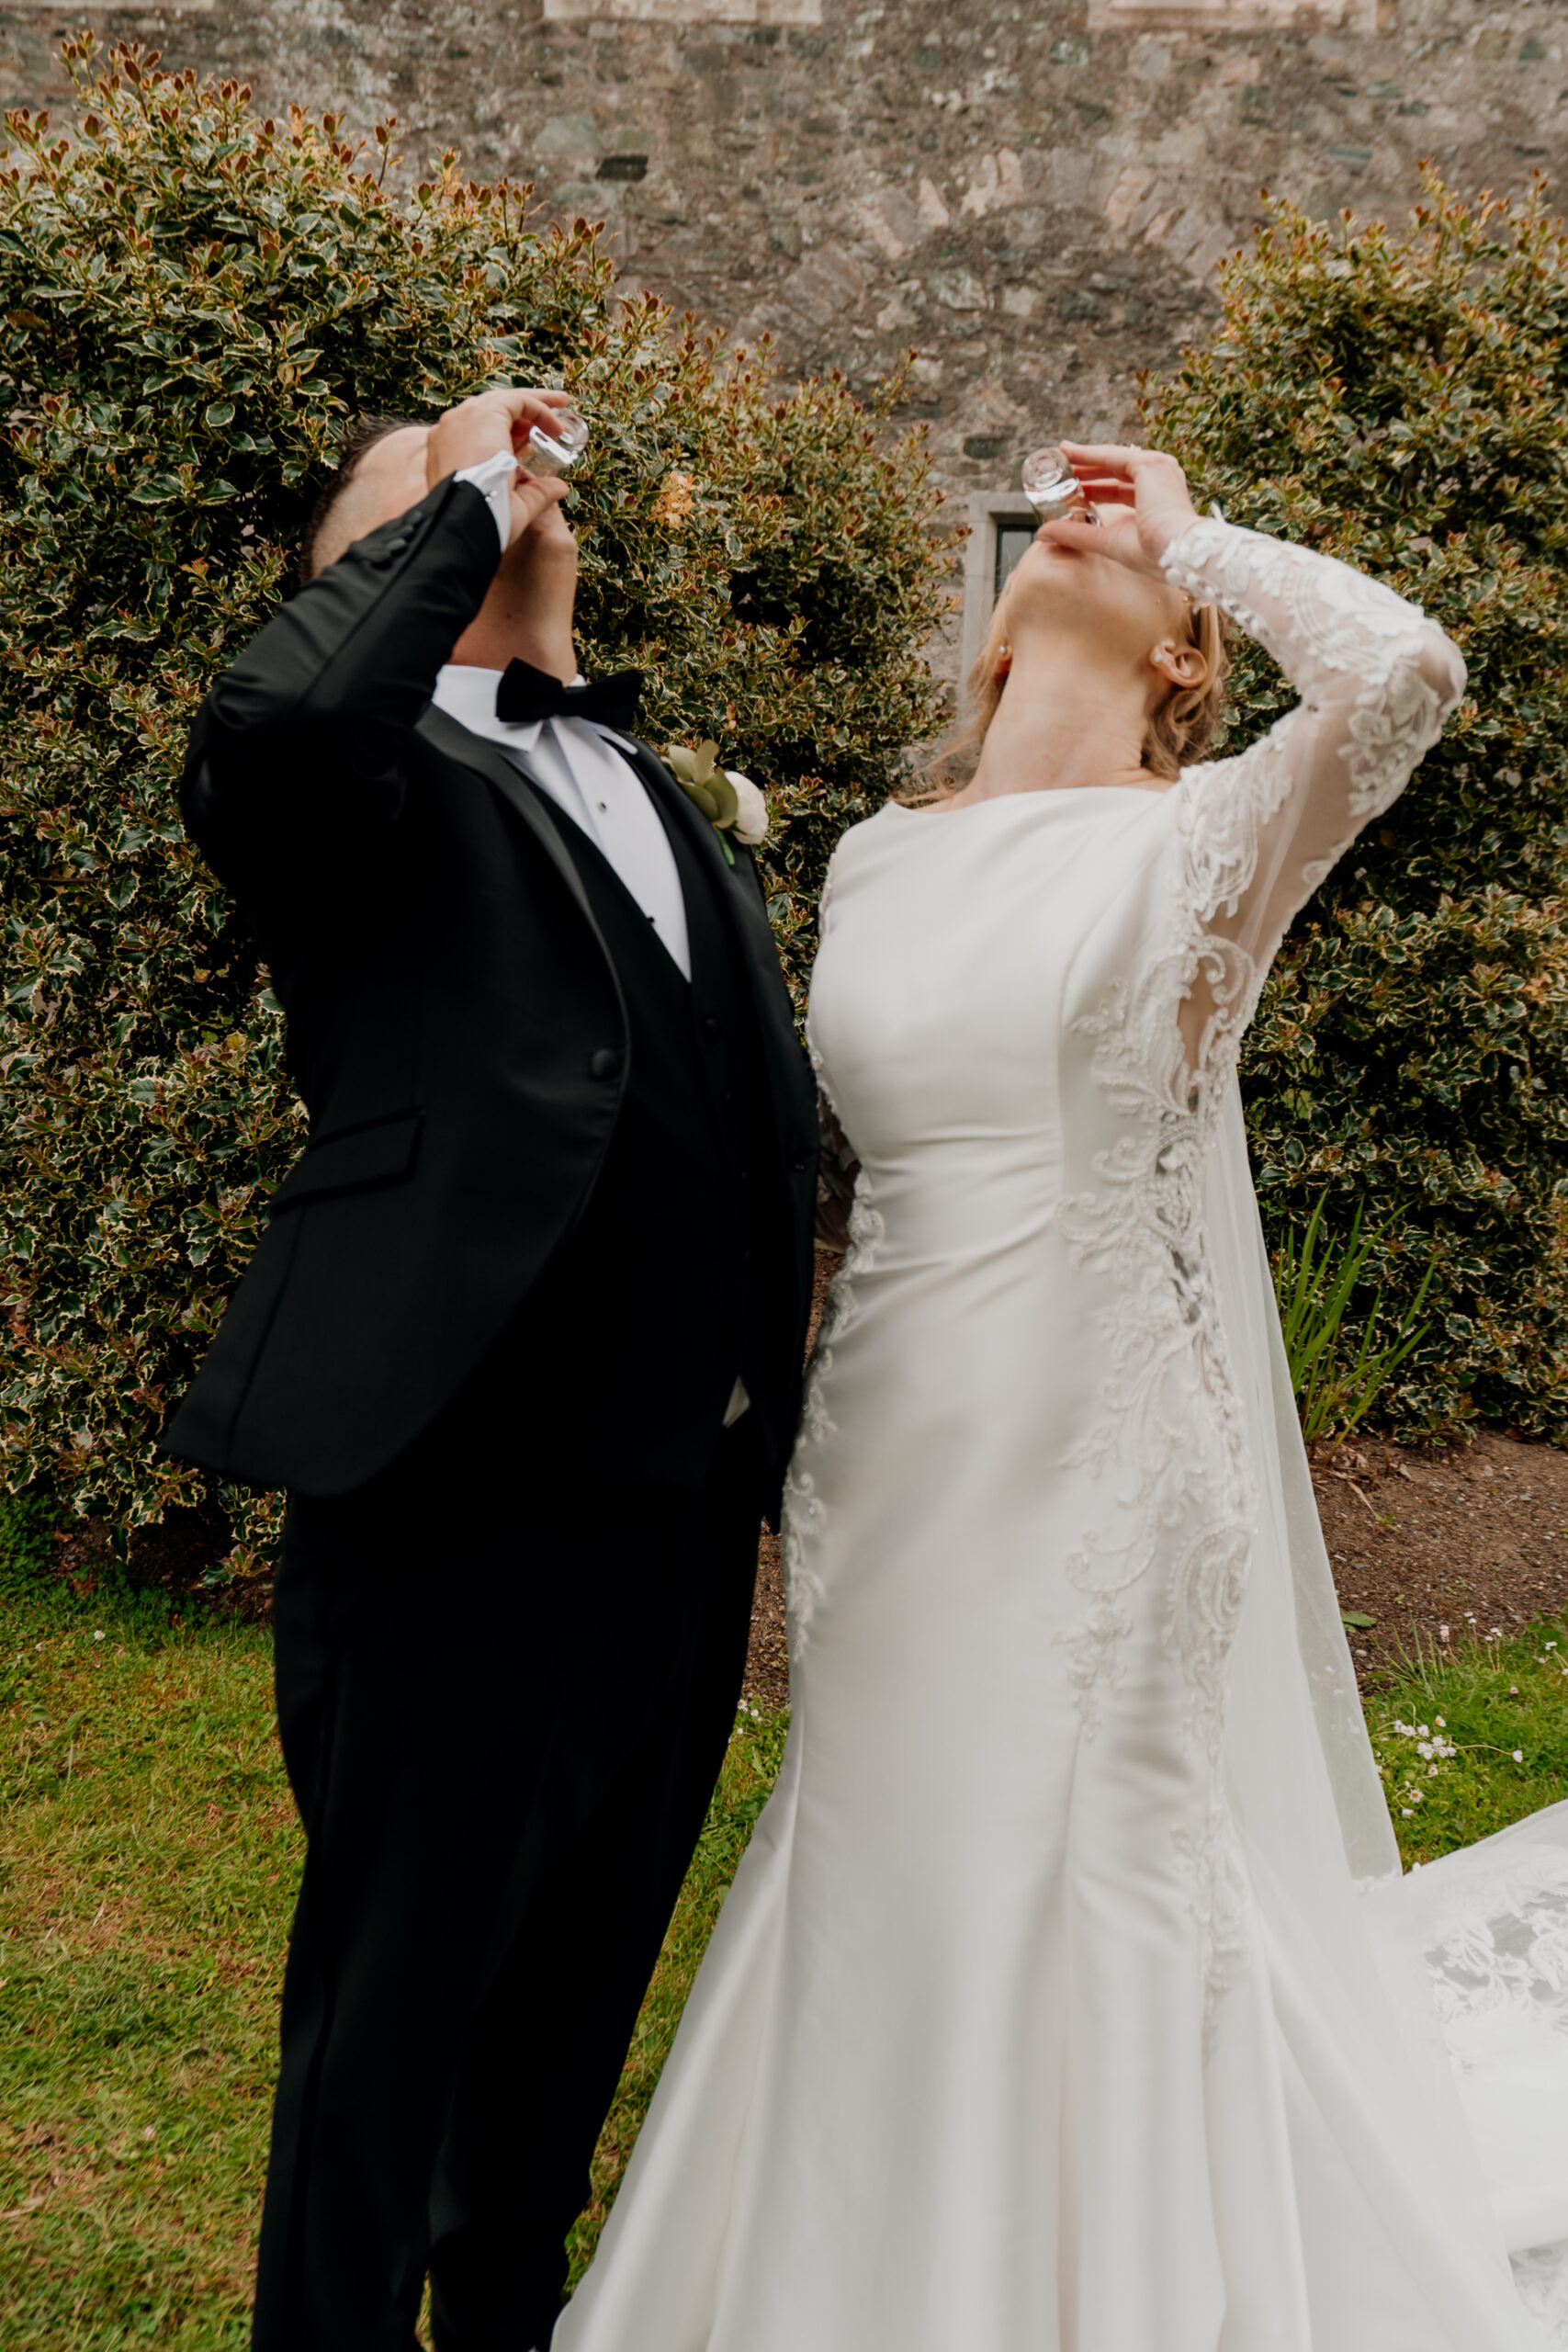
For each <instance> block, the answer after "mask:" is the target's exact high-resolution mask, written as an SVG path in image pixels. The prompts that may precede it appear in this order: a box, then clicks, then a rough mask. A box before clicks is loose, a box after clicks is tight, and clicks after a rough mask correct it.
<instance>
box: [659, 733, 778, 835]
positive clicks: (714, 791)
mask: <svg viewBox="0 0 1568 2352" xmlns="http://www.w3.org/2000/svg"><path fill="white" fill-rule="evenodd" d="M664 762H665V765H666V766H667V767H668V768H669V770H670V773H671V775H672V776H673V777H674V779H675V781H676V783H677V784H678V785H679V786H680V787H681V789H682V792H683V793H684V794H685V796H686V797H687V799H688V800H694V801H695V803H696V805H697V807H698V808H699V809H701V810H702V812H703V815H704V816H705V818H706V819H707V820H708V822H709V824H711V825H712V826H713V827H714V829H715V831H716V832H717V834H718V840H719V847H720V848H721V849H722V850H723V852H724V854H725V856H726V857H727V858H728V860H729V863H730V865H734V863H735V852H734V851H733V850H732V849H731V848H730V846H729V843H728V842H727V841H726V839H725V835H726V834H727V833H733V834H734V835H735V838H736V840H737V841H738V842H745V844H746V846H747V848H748V849H759V848H761V844H762V843H763V842H765V841H766V840H767V838H768V804H767V802H766V801H765V800H764V799H763V797H762V795H761V792H760V791H759V789H758V788H757V786H755V785H754V784H753V783H752V781H751V779H750V776H749V775H741V774H740V771H739V768H721V767H720V766H719V764H718V745H717V744H716V743H715V742H711V741H710V742H706V743H699V744H698V745H697V747H696V750H695V751H693V750H692V748H691V746H690V745H689V744H686V743H668V744H666V745H665V748H664Z"/></svg>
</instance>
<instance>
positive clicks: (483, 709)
mask: <svg viewBox="0 0 1568 2352" xmlns="http://www.w3.org/2000/svg"><path fill="white" fill-rule="evenodd" d="M501 676H502V673H501V672H500V671H499V670H473V669H468V668H467V667H463V668H458V667H457V666H456V665H455V664H453V663H452V662H448V663H447V665H446V668H445V669H444V670H442V671H441V672H440V673H438V674H437V677H436V680H435V692H434V695H432V696H431V700H432V701H433V702H434V705H435V707H436V708H437V710H444V711H445V712H446V716H447V717H448V718H455V719H456V720H457V723H458V725H459V726H461V727H466V728H468V730H469V732H470V734H474V735H482V736H483V737H484V738H485V740H486V741H487V742H491V743H495V744H498V745H499V746H500V748H501V749H502V751H503V752H513V753H517V754H520V755H521V757H522V758H523V759H525V761H526V762H527V763H528V765H527V774H528V775H529V777H530V778H531V779H532V781H533V782H535V783H536V784H538V785H540V786H543V788H544V790H545V791H546V792H547V793H548V794H549V796H550V798H551V799H552V800H553V801H554V802H555V804H556V807H557V808H558V809H562V810H563V811H564V812H565V814H566V815H567V816H569V817H570V819H571V820H572V822H573V823H574V824H577V825H581V828H582V830H583V831H584V832H585V833H586V834H587V835H588V838H589V840H590V841H591V842H594V843H596V845H597V846H598V848H599V849H600V850H602V851H603V853H604V856H605V857H607V858H608V859H609V861H610V864H611V865H613V866H614V867H615V872H616V873H617V874H618V875H619V876H620V877H621V880H622V881H623V882H624V883H625V884H626V888H627V889H628V890H629V891H630V892H631V895H632V897H633V898H634V899H636V900H637V905H638V906H639V907H640V908H641V909H642V910H643V913H644V914H645V915H646V916H647V917H648V919H649V922H650V923H651V924H652V925H653V928H654V930H655V931H656V932H657V933H658V934H659V937H660V940H661V941H662V943H663V944H664V945H665V946H666V947H667V948H668V949H669V951H670V953H671V956H673V957H674V959H675V962H676V963H677V965H678V966H679V967H680V968H681V971H682V975H683V976H684V978H687V979H688V980H689V979H690V978H691V977H692V950H691V944H690V941H689V939H688V937H687V933H686V901H685V899H683V898H682V895H681V876H680V873H679V871H678V869H677V867H676V865H675V853H674V851H673V850H672V849H671V846H670V836H669V835H668V833H666V831H665V830H664V823H663V820H662V819H661V818H660V814H659V811H658V809H656V808H655V807H654V805H653V803H652V801H651V800H650V799H649V794H648V786H646V785H645V784H644V782H643V780H642V778H641V776H639V775H637V771H636V769H635V768H634V767H633V766H632V764H631V762H630V761H629V760H627V759H626V757H625V755H624V754H623V753H622V752H620V751H619V750H618V748H617V747H616V743H615V737H614V735H612V734H611V732H610V730H609V729H608V728H604V727H601V726H599V725H598V724H597V722H596V721H595V720H593V719H591V718H535V719H530V720H529V721H528V722H527V724H526V725H525V726H516V725H513V724H511V723H509V722H507V721H505V720H503V719H500V718H497V717H496V715H495V690H496V688H497V686H499V684H501Z"/></svg>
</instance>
